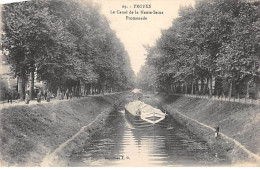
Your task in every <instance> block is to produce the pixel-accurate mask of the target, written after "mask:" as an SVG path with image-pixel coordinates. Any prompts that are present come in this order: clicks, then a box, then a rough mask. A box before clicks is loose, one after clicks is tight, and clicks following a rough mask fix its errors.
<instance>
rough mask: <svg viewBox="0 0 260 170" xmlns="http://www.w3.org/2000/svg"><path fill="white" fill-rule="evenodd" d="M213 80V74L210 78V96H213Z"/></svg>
mask: <svg viewBox="0 0 260 170" xmlns="http://www.w3.org/2000/svg"><path fill="white" fill-rule="evenodd" d="M212 81H213V76H212V75H211V76H210V78H209V98H212V93H213V92H212Z"/></svg>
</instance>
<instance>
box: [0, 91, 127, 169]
mask: <svg viewBox="0 0 260 170" xmlns="http://www.w3.org/2000/svg"><path fill="white" fill-rule="evenodd" d="M123 95H124V94H113V95H105V96H93V97H87V98H82V99H73V100H68V101H65V100H64V101H60V102H57V103H45V104H37V105H32V106H26V105H25V106H11V107H8V108H4V109H2V110H1V113H0V150H1V153H0V154H1V155H0V156H1V157H0V161H1V162H0V163H1V165H2V166H39V165H40V164H41V163H42V161H43V159H44V158H45V157H46V155H48V154H50V153H52V152H53V151H55V150H56V149H57V148H58V147H59V146H60V145H61V144H63V143H64V142H66V141H68V140H69V139H71V138H72V137H73V136H74V135H75V134H76V133H77V132H78V131H80V130H81V129H82V127H85V126H87V125H89V124H90V123H91V122H93V120H95V119H96V118H97V116H98V115H100V113H101V112H104V111H105V110H106V109H108V108H111V107H113V105H114V103H115V102H116V101H118V100H120V98H122V96H123Z"/></svg>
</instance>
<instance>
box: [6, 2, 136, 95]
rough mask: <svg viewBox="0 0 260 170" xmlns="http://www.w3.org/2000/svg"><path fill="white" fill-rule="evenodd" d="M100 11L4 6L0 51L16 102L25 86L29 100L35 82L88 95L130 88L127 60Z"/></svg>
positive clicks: (80, 5)
mask: <svg viewBox="0 0 260 170" xmlns="http://www.w3.org/2000/svg"><path fill="white" fill-rule="evenodd" d="M99 8H100V7H99V6H97V5H96V4H94V3H92V2H90V1H85V0H66V1H64V0H33V1H25V2H20V3H12V4H6V5H4V6H3V14H2V20H3V35H2V48H3V51H4V54H5V55H6V57H7V60H8V62H9V63H10V64H11V69H12V71H13V72H14V76H15V77H17V78H18V89H22V90H21V91H20V93H21V94H20V97H21V98H24V92H25V84H26V82H30V95H31V96H32V95H33V94H32V93H33V91H34V90H33V89H34V82H35V80H34V79H35V77H37V79H38V80H39V81H45V82H47V88H48V90H50V91H52V92H56V91H57V89H60V90H61V91H66V90H67V89H69V91H72V90H73V91H74V92H75V90H76V92H77V93H84V94H89V93H91V92H94V93H101V92H106V91H120V90H125V89H129V88H131V87H132V86H133V78H134V77H133V76H134V73H133V71H132V69H131V67H130V60H129V56H128V54H127V52H126V51H125V49H124V46H123V44H122V43H121V42H120V40H119V39H118V38H117V37H116V34H115V32H114V31H113V30H112V29H111V28H110V26H109V22H108V21H107V20H106V18H105V17H104V16H103V15H101V13H100V9H99ZM35 73H36V75H37V76H35Z"/></svg>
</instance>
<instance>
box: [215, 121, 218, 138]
mask: <svg viewBox="0 0 260 170" xmlns="http://www.w3.org/2000/svg"><path fill="white" fill-rule="evenodd" d="M215 129H216V130H215V138H216V139H217V138H218V136H219V124H218V125H217V126H216V127H215Z"/></svg>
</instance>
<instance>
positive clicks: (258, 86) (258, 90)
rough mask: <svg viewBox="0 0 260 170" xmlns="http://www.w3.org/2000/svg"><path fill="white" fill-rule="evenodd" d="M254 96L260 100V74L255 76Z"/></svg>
mask: <svg viewBox="0 0 260 170" xmlns="http://www.w3.org/2000/svg"><path fill="white" fill-rule="evenodd" d="M255 98H256V100H260V75H258V76H257V77H256V78H255Z"/></svg>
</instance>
